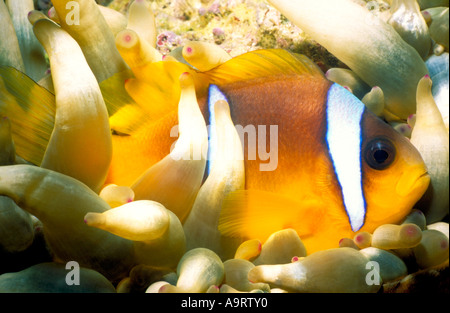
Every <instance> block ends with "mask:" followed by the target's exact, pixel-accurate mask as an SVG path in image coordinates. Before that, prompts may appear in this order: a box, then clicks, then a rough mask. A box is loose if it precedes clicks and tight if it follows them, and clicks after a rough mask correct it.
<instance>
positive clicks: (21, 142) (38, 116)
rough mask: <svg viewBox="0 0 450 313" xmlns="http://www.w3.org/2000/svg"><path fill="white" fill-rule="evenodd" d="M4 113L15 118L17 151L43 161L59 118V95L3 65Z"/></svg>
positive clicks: (0, 102)
mask: <svg viewBox="0 0 450 313" xmlns="http://www.w3.org/2000/svg"><path fill="white" fill-rule="evenodd" d="M0 115H3V116H7V117H8V118H9V119H10V120H11V127H12V128H11V131H12V135H13V140H14V143H15V147H16V153H17V155H19V156H20V157H22V158H24V159H25V160H27V161H29V162H31V163H33V164H36V165H40V164H41V161H42V158H43V156H44V153H45V150H46V149H47V144H48V141H49V139H50V135H51V133H52V131H53V125H54V122H55V96H54V95H53V93H51V92H50V91H48V90H47V89H45V88H44V87H41V86H39V85H38V84H36V83H35V82H34V81H33V80H32V79H31V78H29V77H28V76H26V75H25V74H23V73H22V72H20V71H18V70H16V69H15V68H12V67H4V66H2V67H0Z"/></svg>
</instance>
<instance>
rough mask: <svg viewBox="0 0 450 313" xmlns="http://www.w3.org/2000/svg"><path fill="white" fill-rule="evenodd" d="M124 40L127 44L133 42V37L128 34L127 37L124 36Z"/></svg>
mask: <svg viewBox="0 0 450 313" xmlns="http://www.w3.org/2000/svg"><path fill="white" fill-rule="evenodd" d="M123 40H124V41H126V42H130V41H131V35H130V34H126V35H125V36H123Z"/></svg>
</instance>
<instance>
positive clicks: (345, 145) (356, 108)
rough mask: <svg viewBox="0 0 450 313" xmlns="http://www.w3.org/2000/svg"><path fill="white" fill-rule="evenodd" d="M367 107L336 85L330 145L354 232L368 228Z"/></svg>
mask: <svg viewBox="0 0 450 313" xmlns="http://www.w3.org/2000/svg"><path fill="white" fill-rule="evenodd" d="M363 112H364V104H363V103H362V102H361V101H359V99H358V98H356V97H355V96H354V95H353V94H352V93H350V92H349V91H348V90H346V89H345V88H343V87H341V86H339V85H338V84H333V85H331V87H330V90H329V91H328V97H327V134H326V141H327V144H328V149H329V152H330V155H331V159H332V161H333V165H334V170H335V172H336V176H337V179H338V181H339V184H340V186H341V190H342V196H343V199H344V206H345V210H346V212H347V215H348V217H349V220H350V225H351V227H352V230H353V231H355V232H356V231H358V230H359V229H360V228H361V227H362V226H363V225H364V218H365V215H366V204H365V200H364V195H363V189H362V177H361V141H362V134H361V119H362V114H363Z"/></svg>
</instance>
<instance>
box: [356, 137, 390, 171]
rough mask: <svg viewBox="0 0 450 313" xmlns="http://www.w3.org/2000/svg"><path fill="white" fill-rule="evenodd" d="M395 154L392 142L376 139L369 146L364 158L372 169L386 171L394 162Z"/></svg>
mask: <svg viewBox="0 0 450 313" xmlns="http://www.w3.org/2000/svg"><path fill="white" fill-rule="evenodd" d="M395 152H396V151H395V147H394V145H393V143H392V142H391V141H389V140H388V139H386V138H376V139H374V140H372V141H370V142H369V143H368V144H367V146H366V149H365V152H364V157H365V160H366V162H367V164H368V165H369V166H370V167H371V168H373V169H375V170H384V169H386V168H388V167H389V166H390V165H391V164H392V163H393V162H394V159H395Z"/></svg>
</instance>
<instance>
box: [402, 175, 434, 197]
mask: <svg viewBox="0 0 450 313" xmlns="http://www.w3.org/2000/svg"><path fill="white" fill-rule="evenodd" d="M429 184H430V175H429V174H428V171H426V170H424V169H423V168H416V169H412V170H411V171H408V172H405V173H403V175H402V177H401V178H400V180H399V181H398V183H397V187H396V192H397V193H398V195H400V196H402V197H406V196H408V195H410V194H411V193H421V194H423V193H424V192H425V191H426V190H427V188H428V185H429Z"/></svg>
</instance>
